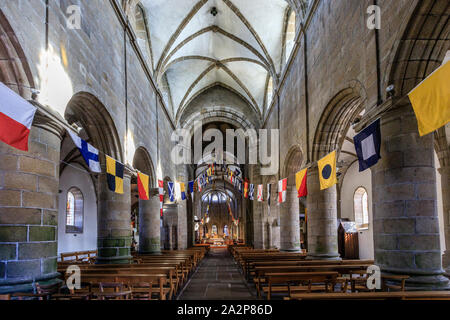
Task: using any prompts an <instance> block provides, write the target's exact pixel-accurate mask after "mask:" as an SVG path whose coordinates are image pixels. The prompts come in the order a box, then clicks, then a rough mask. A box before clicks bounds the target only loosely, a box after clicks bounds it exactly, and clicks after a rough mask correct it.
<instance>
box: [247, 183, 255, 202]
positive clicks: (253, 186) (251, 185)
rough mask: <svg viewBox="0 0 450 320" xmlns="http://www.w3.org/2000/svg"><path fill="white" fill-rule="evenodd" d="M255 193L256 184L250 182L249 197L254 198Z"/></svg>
mask: <svg viewBox="0 0 450 320" xmlns="http://www.w3.org/2000/svg"><path fill="white" fill-rule="evenodd" d="M254 194H255V185H254V184H253V183H250V188H249V191H248V198H249V199H250V200H254V198H253V195H254Z"/></svg>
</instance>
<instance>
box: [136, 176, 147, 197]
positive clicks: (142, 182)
mask: <svg viewBox="0 0 450 320" xmlns="http://www.w3.org/2000/svg"><path fill="white" fill-rule="evenodd" d="M137 178H138V192H139V199H141V200H150V193H149V183H148V182H149V176H148V175H146V174H143V173H141V172H139V171H138V173H137Z"/></svg>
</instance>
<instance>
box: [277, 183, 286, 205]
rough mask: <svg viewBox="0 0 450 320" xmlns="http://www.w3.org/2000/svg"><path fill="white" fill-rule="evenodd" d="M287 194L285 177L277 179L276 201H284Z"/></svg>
mask: <svg viewBox="0 0 450 320" xmlns="http://www.w3.org/2000/svg"><path fill="white" fill-rule="evenodd" d="M286 194H287V178H286V179H283V180H280V181H278V203H283V202H285V201H286Z"/></svg>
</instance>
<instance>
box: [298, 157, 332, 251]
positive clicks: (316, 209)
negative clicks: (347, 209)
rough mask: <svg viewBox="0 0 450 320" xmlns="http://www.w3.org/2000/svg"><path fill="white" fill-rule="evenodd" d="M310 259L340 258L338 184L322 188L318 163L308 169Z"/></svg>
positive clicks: (307, 199)
mask: <svg viewBox="0 0 450 320" xmlns="http://www.w3.org/2000/svg"><path fill="white" fill-rule="evenodd" d="M307 184H308V196H307V198H306V201H307V205H306V207H307V210H308V211H307V214H308V223H307V228H308V259H313V260H316V259H323V260H339V259H340V257H339V252H338V237H337V195H336V185H334V186H333V187H331V188H329V189H326V190H320V182H319V171H318V168H317V165H315V166H313V167H311V168H309V169H308V182H307Z"/></svg>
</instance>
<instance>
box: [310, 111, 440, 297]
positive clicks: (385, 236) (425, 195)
mask: <svg viewBox="0 0 450 320" xmlns="http://www.w3.org/2000/svg"><path fill="white" fill-rule="evenodd" d="M381 138H382V142H381V157H382V159H381V160H380V162H379V163H378V164H377V165H376V166H374V167H372V181H373V190H374V192H373V209H374V210H373V220H374V221H373V222H374V248H375V263H376V264H377V265H378V266H380V268H381V270H382V272H385V273H393V274H407V275H410V276H411V278H410V279H409V280H407V286H408V287H410V288H411V289H416V288H421V289H423V288H426V289H435V288H443V287H446V286H447V285H448V279H447V278H445V277H443V270H442V260H441V250H440V241H439V221H438V213H437V200H436V199H437V195H436V171H435V167H434V145H433V143H434V136H433V134H429V135H427V136H424V137H419V134H418V130H417V121H416V118H415V116H414V113H413V109H412V107H411V106H410V105H406V106H402V107H398V108H396V109H394V110H390V111H388V112H387V113H385V114H383V115H382V117H381ZM308 219H309V215H308Z"/></svg>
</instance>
